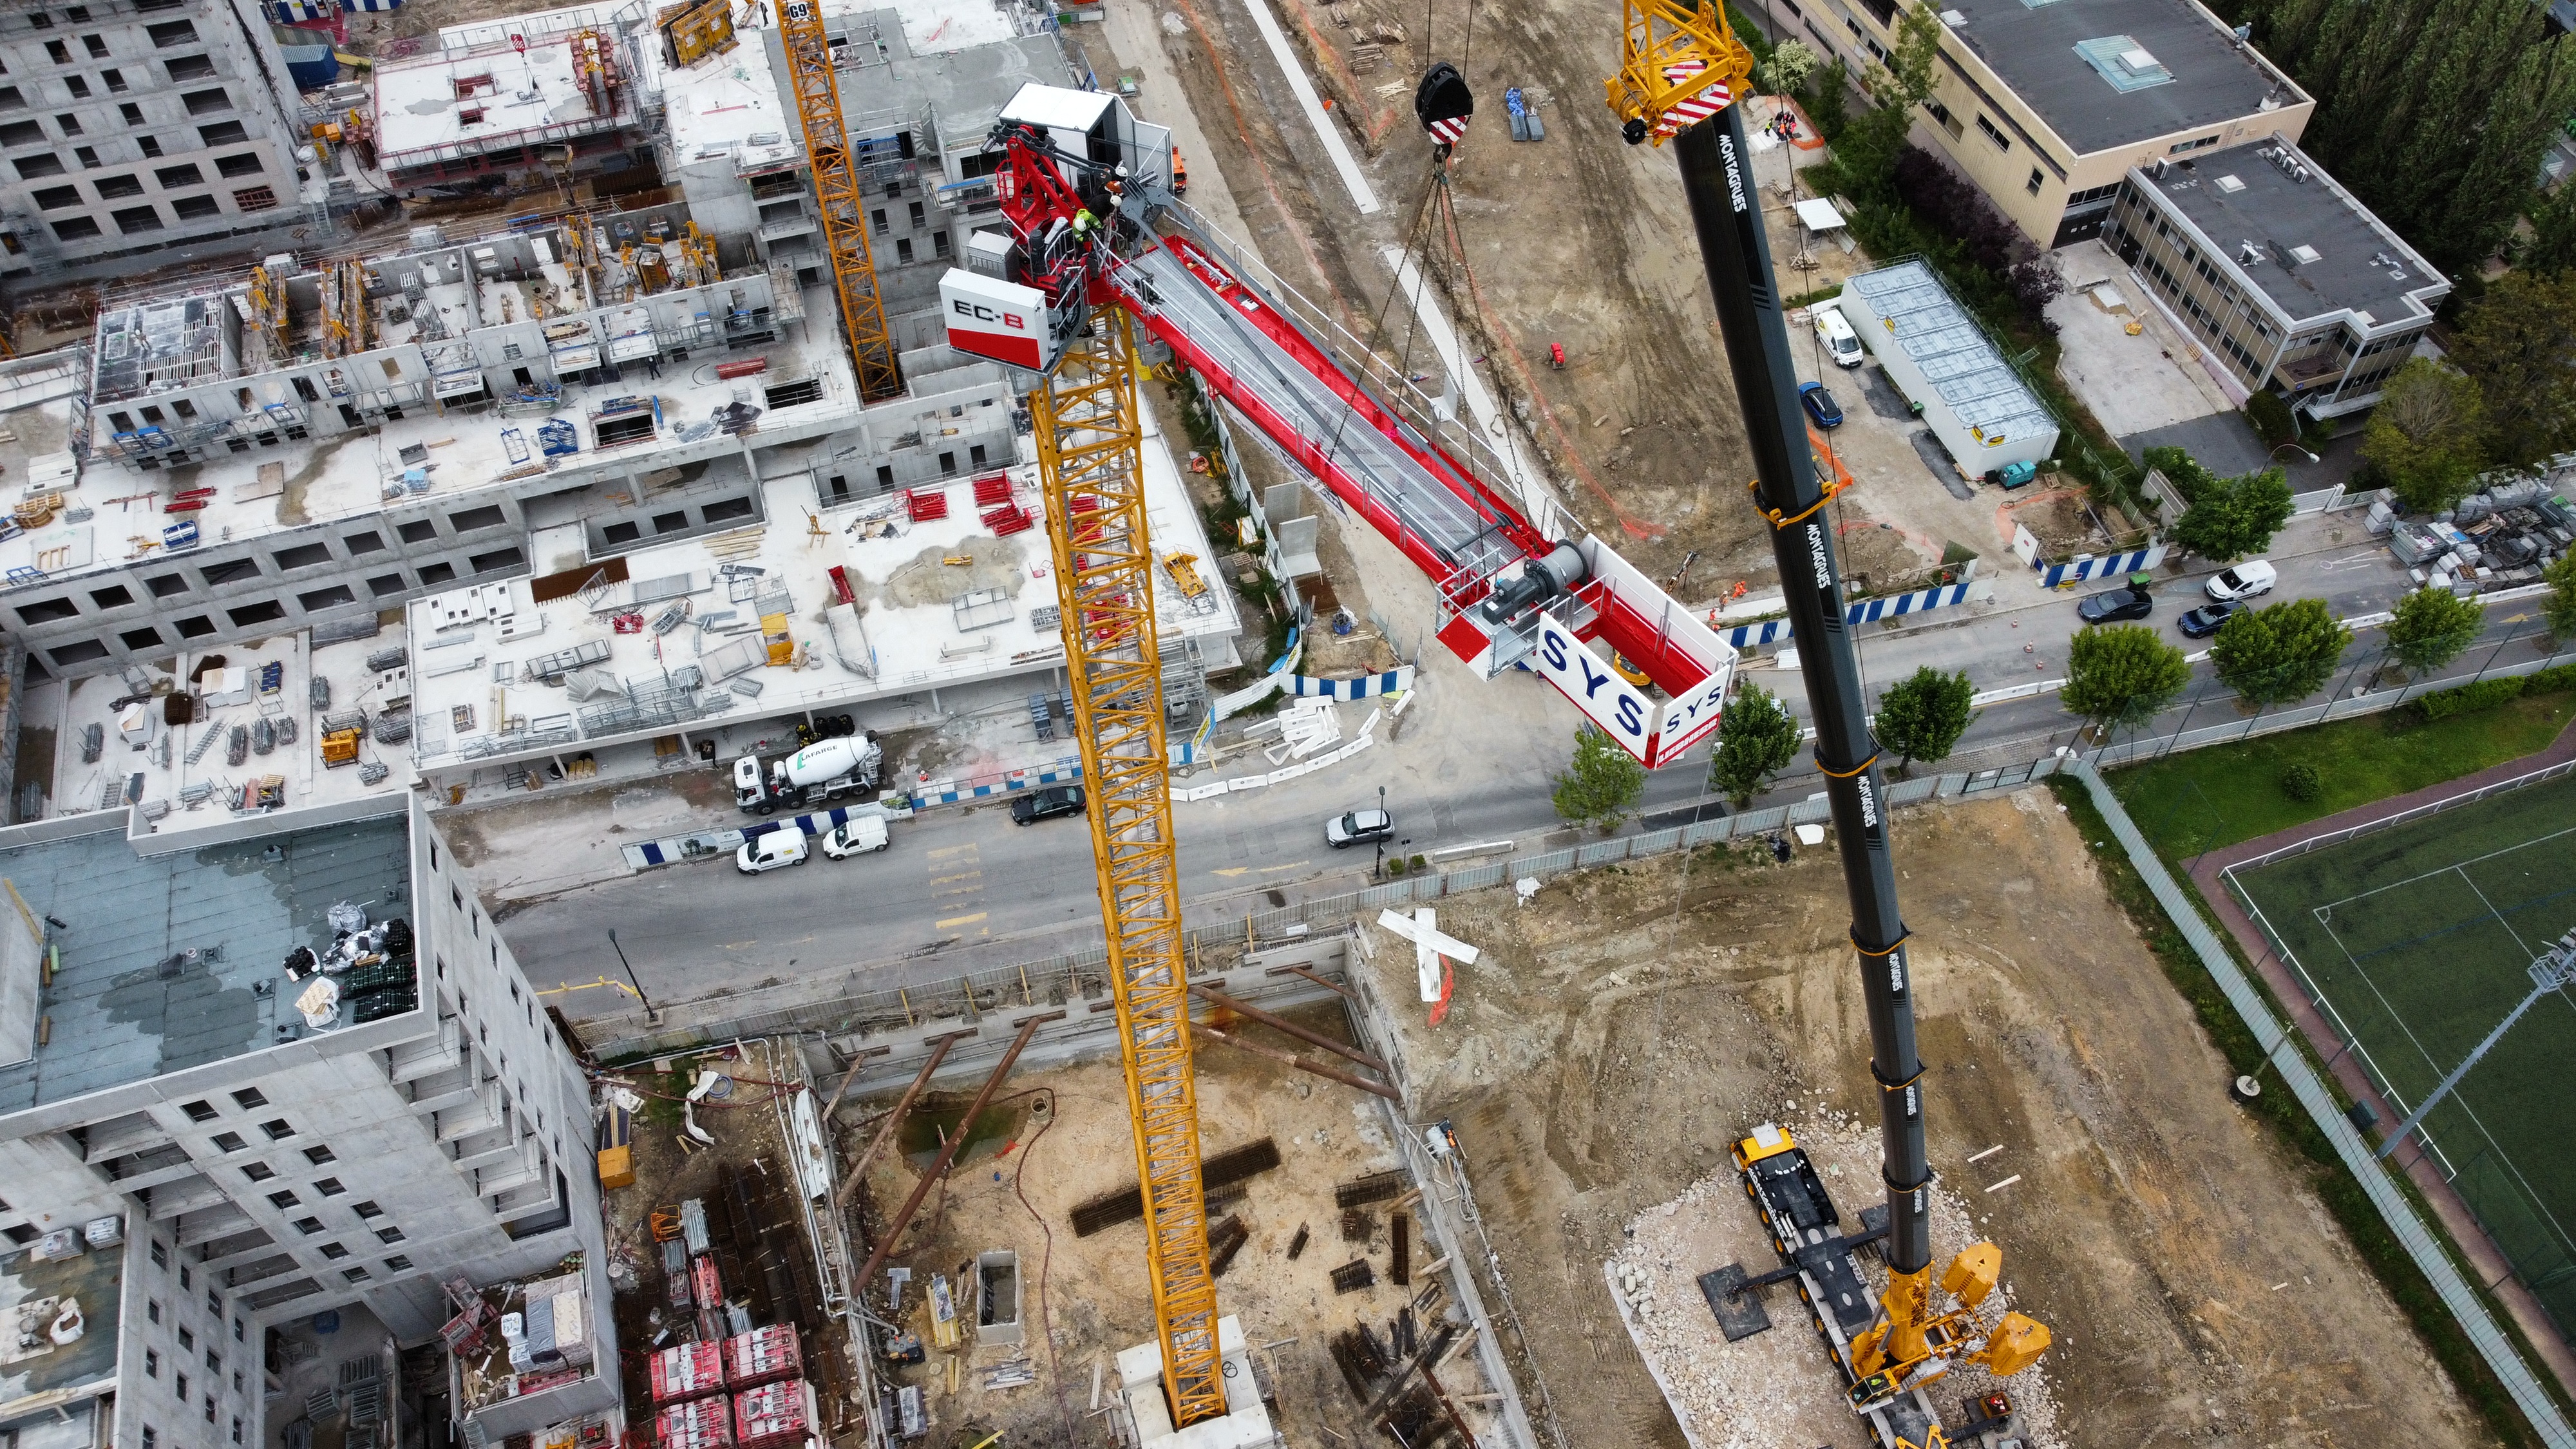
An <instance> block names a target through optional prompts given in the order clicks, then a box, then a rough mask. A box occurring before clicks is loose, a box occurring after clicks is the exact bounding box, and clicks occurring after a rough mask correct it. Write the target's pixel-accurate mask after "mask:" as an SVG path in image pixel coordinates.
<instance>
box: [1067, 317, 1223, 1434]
mask: <svg viewBox="0 0 2576 1449" xmlns="http://www.w3.org/2000/svg"><path fill="white" fill-rule="evenodd" d="M1089 332H1090V336H1088V337H1087V338H1084V339H1081V340H1079V341H1077V342H1076V343H1075V344H1074V345H1073V346H1071V347H1069V348H1067V349H1066V351H1065V355H1064V359H1063V361H1062V362H1061V363H1060V364H1059V365H1058V367H1057V369H1056V372H1055V374H1054V376H1053V378H1052V379H1051V380H1050V381H1049V382H1048V383H1047V384H1046V385H1044V386H1041V387H1039V388H1038V389H1037V390H1036V391H1035V392H1032V393H1031V394H1030V395H1029V406H1030V413H1031V415H1032V418H1033V420H1034V422H1035V425H1036V436H1037V450H1038V467H1039V473H1040V478H1041V481H1042V486H1043V487H1044V489H1045V493H1046V517H1047V539H1048V542H1049V543H1050V544H1051V545H1052V546H1053V548H1054V551H1055V571H1056V591H1057V595H1058V598H1059V600H1060V602H1061V603H1062V605H1063V609H1062V615H1061V619H1062V623H1061V625H1060V627H1061V628H1062V629H1063V631H1064V652H1065V661H1066V664H1067V667H1068V669H1069V671H1070V677H1071V687H1072V694H1073V720H1074V737H1075V738H1076V739H1077V740H1079V741H1080V742H1081V747H1082V777H1083V780H1084V782H1085V783H1086V784H1087V785H1088V786H1089V788H1090V793H1091V800H1090V806H1091V808H1090V810H1089V812H1088V815H1089V819H1090V821H1091V849H1092V861H1093V865H1094V867H1095V869H1096V870H1097V872H1098V874H1099V882H1100V914H1101V919H1102V923H1103V924H1104V925H1105V926H1106V928H1107V932H1108V937H1109V989H1110V993H1111V995H1112V997H1113V998H1114V999H1115V1001H1116V1005H1117V1011H1118V1046H1119V1053H1120V1055H1121V1057H1122V1058H1123V1060H1124V1063H1125V1066H1126V1073H1127V1107H1128V1113H1129V1120H1130V1124H1131V1126H1132V1128H1133V1130H1134V1133H1135V1143H1136V1180H1137V1181H1138V1182H1139V1183H1141V1184H1143V1186H1144V1199H1145V1234H1146V1243H1147V1263H1148V1269H1149V1272H1150V1274H1151V1278H1152V1283H1151V1286H1152V1289H1153V1294H1154V1322H1155V1332H1156V1334H1157V1336H1158V1337H1159V1339H1160V1343H1161V1347H1162V1353H1163V1382H1164V1387H1165V1390H1166V1392H1167V1394H1168V1396H1169V1400H1170V1403H1171V1407H1172V1422H1173V1424H1174V1426H1175V1427H1180V1428H1186V1427H1188V1426H1189V1425H1191V1424H1194V1423H1197V1422H1199V1421H1200V1420H1202V1419H1209V1418H1214V1417H1216V1416H1218V1415H1221V1414H1223V1413H1225V1411H1226V1404H1225V1382H1224V1366H1223V1363H1222V1361H1221V1359H1220V1358H1219V1356H1218V1350H1217V1311H1216V1278H1215V1275H1214V1274H1213V1273H1211V1272H1210V1271H1209V1268H1208V1237H1207V1203H1206V1198H1205V1194H1204V1191H1203V1189H1202V1187H1201V1183H1200V1178H1199V1109H1198V1091H1197V1086H1196V1083H1195V1081H1194V1079H1193V1075H1192V1067H1191V1060H1190V1000H1189V979H1188V964H1187V961H1186V960H1185V959H1184V957H1183V954H1182V936H1181V888H1180V862H1179V860H1178V857H1177V856H1176V855H1175V853H1174V848H1173V837H1172V794H1171V788H1170V787H1171V767H1170V763H1169V759H1168V757H1167V756H1166V755H1165V753H1164V740H1163V661H1162V649H1161V646H1160V644H1159V642H1158V640H1157V639H1156V636H1155V628H1154V592H1153V583H1154V578H1153V575H1154V551H1153V547H1152V541H1151V540H1150V539H1149V538H1148V537H1147V535H1146V531H1145V468H1144V458H1143V453H1142V449H1143V447H1144V441H1145V432H1144V426H1143V424H1142V422H1141V421H1140V420H1139V418H1138V417H1137V408H1138V402H1137V393H1136V382H1137V375H1138V368H1137V365H1136V339H1135V330H1134V323H1133V322H1132V321H1131V320H1130V318H1129V317H1128V314H1127V311H1126V309H1125V308H1123V307H1121V306H1117V305H1115V304H1112V305H1107V306H1100V307H1096V308H1094V309H1093V311H1092V313H1091V326H1090V328H1089Z"/></svg>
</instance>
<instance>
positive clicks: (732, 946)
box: [716, 936, 760, 951]
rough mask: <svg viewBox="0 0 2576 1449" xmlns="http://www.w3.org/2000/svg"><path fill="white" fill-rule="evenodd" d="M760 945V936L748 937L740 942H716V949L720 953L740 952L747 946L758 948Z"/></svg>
mask: <svg viewBox="0 0 2576 1449" xmlns="http://www.w3.org/2000/svg"><path fill="white" fill-rule="evenodd" d="M759 944H760V938H759V937H758V936H747V937H745V938H743V939H742V940H739V941H718V942H716V949H717V950H719V951H739V950H741V949H742V948H743V947H745V946H757V945H759Z"/></svg>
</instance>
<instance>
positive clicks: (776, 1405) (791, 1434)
mask: <svg viewBox="0 0 2576 1449" xmlns="http://www.w3.org/2000/svg"><path fill="white" fill-rule="evenodd" d="M733 1421H734V1446H735V1449H791V1446H794V1445H798V1444H802V1443H803V1442H804V1440H805V1434H806V1430H807V1429H808V1427H809V1426H811V1425H812V1424H813V1422H814V1391H813V1389H812V1388H811V1387H810V1386H808V1385H807V1384H806V1382H805V1381H804V1380H803V1379H781V1380H779V1381H778V1382H776V1383H774V1384H762V1385H761V1386H760V1387H758V1388H755V1389H748V1390H745V1391H744V1392H743V1393H741V1394H739V1395H737V1396H736V1397H735V1399H734V1401H733ZM666 1449H668V1446H666Z"/></svg>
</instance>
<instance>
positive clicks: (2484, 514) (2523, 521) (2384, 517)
mask: <svg viewBox="0 0 2576 1449" xmlns="http://www.w3.org/2000/svg"><path fill="white" fill-rule="evenodd" d="M2370 531H2371V532H2372V533H2374V534H2382V535H2385V536H2386V537H2387V539H2388V549H2389V552H2391V553H2393V554H2395V555H2397V561H2398V562H2400V563H2402V564H2404V565H2406V568H2407V571H2408V574H2409V575H2410V576H2411V577H2412V578H2413V579H2414V580H2415V582H2417V583H2419V584H2431V585H2432V586H2434V587H2435V588H2444V589H2455V590H2463V591H2468V592H2474V591H2478V590H2483V589H2499V588H2510V587H2512V586H2514V585H2516V584H2526V583H2531V582H2534V581H2536V580H2537V579H2538V578H2539V577H2540V571H2541V570H2542V569H2543V568H2545V567H2547V566H2548V565H2549V563H2550V562H2551V561H2552V560H2554V559H2556V558H2558V557H2559V556H2560V555H2562V554H2564V553H2566V552H2567V551H2568V550H2569V548H2570V547H2571V546H2576V506H2570V505H2569V503H2568V502H2567V500H2566V499H2564V498H2561V497H2559V496H2558V495H2556V494H2555V493H2553V492H2551V491H2550V487H2549V485H2548V484H2546V483H2543V482H2541V481H2540V480H2538V479H2521V480H2518V481H2515V482H2512V483H2506V484H2502V485H2499V486H2497V487H2495V488H2493V489H2490V490H2489V491H2487V492H2484V493H2478V494H2473V495H2471V496H2470V497H2468V498H2464V499H2462V500H2461V501H2460V503H2459V506H2458V507H2456V508H2454V509H2452V510H2451V511H2449V512H2447V513H2440V514H2436V515H2434V517H2433V519H2432V521H2431V522H2429V523H2427V522H2416V521H2413V520H2401V519H2399V518H2398V517H2397V506H2396V504H2394V503H2393V502H2391V501H2390V500H2389V498H2388V496H2387V495H2386V494H2385V493H2383V494H2381V495H2380V497H2379V500H2378V501H2377V502H2374V503H2372V504H2371V505H2370Z"/></svg>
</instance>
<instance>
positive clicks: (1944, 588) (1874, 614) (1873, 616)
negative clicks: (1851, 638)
mask: <svg viewBox="0 0 2576 1449" xmlns="http://www.w3.org/2000/svg"><path fill="white" fill-rule="evenodd" d="M1967 598H1968V585H1966V584H1963V583H1962V584H1943V585H1941V586H1940V587H1939V588H1933V589H1918V590H1916V591H1915V592H1913V593H1910V594H1893V595H1890V596H1888V597H1886V598H1882V599H1855V600H1853V601H1852V602H1851V603H1848V604H1845V605H1844V606H1843V622H1844V623H1846V624H1867V623H1872V622H1875V621H1876V620H1879V619H1892V618H1895V617H1897V616H1898V615H1901V614H1920V613H1924V612H1927V611H1929V610H1932V609H1946V608H1948V607H1950V606H1951V605H1952V604H1960V603H1965V602H1967ZM1788 637H1789V621H1788V620H1786V619H1765V620H1763V621H1762V622H1761V623H1759V624H1738V625H1736V626H1735V627H1734V628H1732V629H1729V630H1727V631H1726V642H1727V643H1729V644H1732V645H1734V646H1735V647H1736V648H1738V649H1750V648H1753V647H1755V646H1756V645H1761V644H1777V643H1779V642H1780V641H1781V640H1783V639H1786V638H1788Z"/></svg>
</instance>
